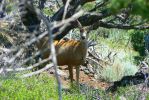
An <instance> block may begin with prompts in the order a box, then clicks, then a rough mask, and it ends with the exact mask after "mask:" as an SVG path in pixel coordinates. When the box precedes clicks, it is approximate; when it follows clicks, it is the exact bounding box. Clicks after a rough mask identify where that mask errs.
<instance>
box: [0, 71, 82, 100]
mask: <svg viewBox="0 0 149 100" xmlns="http://www.w3.org/2000/svg"><path fill="white" fill-rule="evenodd" d="M0 90H1V91H0V98H1V100H49V99H52V100H58V91H57V83H56V82H55V79H54V78H52V77H49V76H48V74H47V73H44V74H41V75H40V76H32V77H29V78H26V79H6V80H1V87H0ZM63 98H64V100H83V96H82V95H80V94H77V93H76V95H74V94H69V93H68V94H67V95H66V94H64V93H63Z"/></svg>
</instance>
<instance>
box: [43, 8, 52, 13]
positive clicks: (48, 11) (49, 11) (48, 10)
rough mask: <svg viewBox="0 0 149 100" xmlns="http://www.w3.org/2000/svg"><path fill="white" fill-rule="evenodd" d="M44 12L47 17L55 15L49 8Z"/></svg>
mask: <svg viewBox="0 0 149 100" xmlns="http://www.w3.org/2000/svg"><path fill="white" fill-rule="evenodd" d="M43 12H44V13H45V14H46V15H52V14H53V13H54V11H53V10H51V9H49V8H48V7H47V8H44V9H43Z"/></svg>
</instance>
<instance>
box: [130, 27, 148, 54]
mask: <svg viewBox="0 0 149 100" xmlns="http://www.w3.org/2000/svg"><path fill="white" fill-rule="evenodd" d="M129 33H130V34H131V43H132V45H133V48H134V50H136V51H138V52H139V53H140V55H141V56H144V55H145V47H144V34H145V31H139V30H132V31H129Z"/></svg>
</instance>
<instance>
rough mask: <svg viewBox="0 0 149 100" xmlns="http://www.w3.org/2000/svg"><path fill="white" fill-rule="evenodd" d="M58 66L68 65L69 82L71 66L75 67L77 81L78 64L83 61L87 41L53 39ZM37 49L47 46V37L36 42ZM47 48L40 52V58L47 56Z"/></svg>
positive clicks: (71, 72)
mask: <svg viewBox="0 0 149 100" xmlns="http://www.w3.org/2000/svg"><path fill="white" fill-rule="evenodd" d="M54 45H55V49H56V55H57V64H58V66H63V65H68V69H69V75H70V79H71V82H73V66H75V68H76V79H77V83H78V82H79V65H82V64H84V63H85V58H86V54H87V41H86V39H84V40H55V41H54ZM37 47H38V49H39V50H43V49H45V48H47V47H49V44H48V37H45V38H44V39H42V40H40V42H39V43H38V44H37ZM49 55H50V52H49V50H47V51H46V52H44V53H43V54H42V58H43V59H45V58H47V57H49Z"/></svg>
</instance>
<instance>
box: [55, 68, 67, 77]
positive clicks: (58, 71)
mask: <svg viewBox="0 0 149 100" xmlns="http://www.w3.org/2000/svg"><path fill="white" fill-rule="evenodd" d="M57 73H58V75H59V76H67V74H66V73H65V72H63V71H61V70H59V69H58V70H57Z"/></svg>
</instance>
